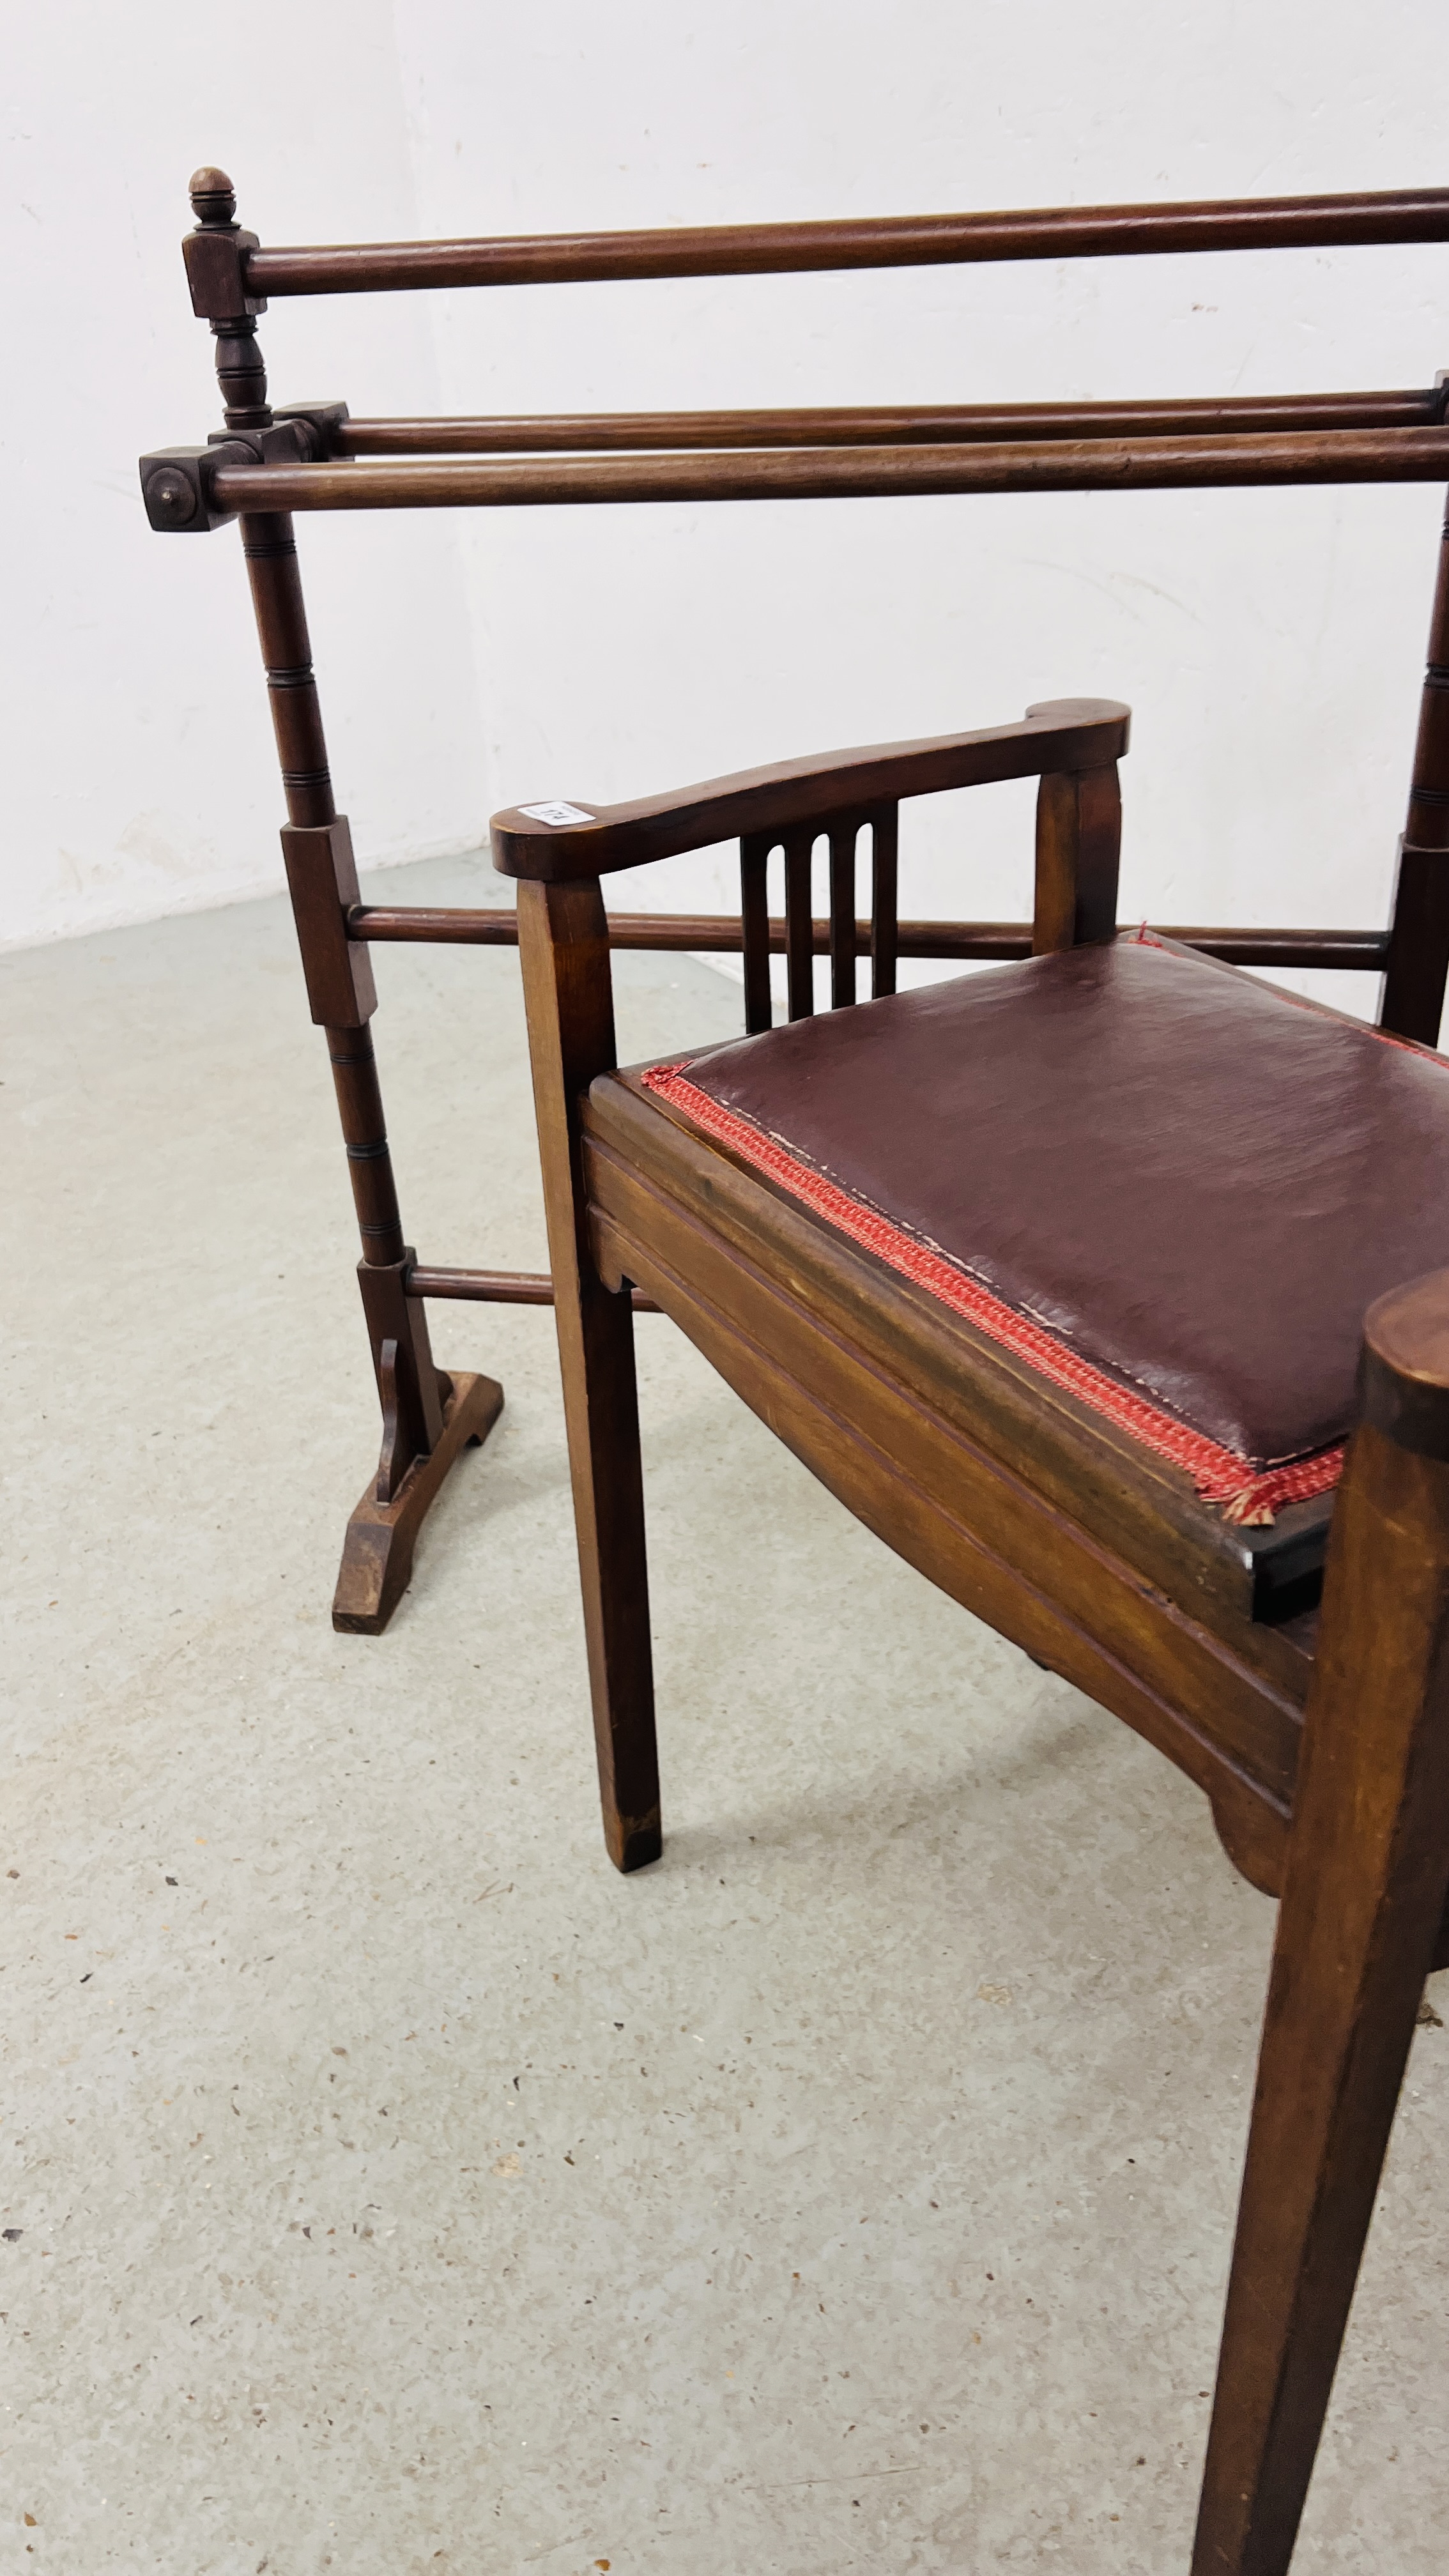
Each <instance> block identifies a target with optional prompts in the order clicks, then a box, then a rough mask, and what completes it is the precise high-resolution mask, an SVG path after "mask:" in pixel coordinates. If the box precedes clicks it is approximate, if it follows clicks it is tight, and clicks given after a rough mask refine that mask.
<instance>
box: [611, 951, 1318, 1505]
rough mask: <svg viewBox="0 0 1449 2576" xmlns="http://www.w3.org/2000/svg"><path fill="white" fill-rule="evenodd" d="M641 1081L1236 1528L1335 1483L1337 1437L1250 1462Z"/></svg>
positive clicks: (907, 1242)
mask: <svg viewBox="0 0 1449 2576" xmlns="http://www.w3.org/2000/svg"><path fill="white" fill-rule="evenodd" d="M1148 944H1155V943H1150V942H1149V943H1148ZM642 1080H643V1082H644V1084H645V1087H646V1089H648V1090H650V1091H653V1092H657V1094H658V1095H659V1097H660V1099H661V1100H667V1101H668V1102H669V1104H670V1107H671V1108H674V1109H678V1110H680V1111H681V1112H682V1113H683V1115H684V1116H685V1117H686V1118H687V1119H688V1120H689V1121H690V1123H691V1125H693V1126H696V1127H699V1128H701V1129H702V1130H703V1132H704V1134H705V1135H707V1136H712V1137H713V1138H714V1139H715V1140H716V1142H717V1143H719V1144H722V1145H728V1146H729V1148H730V1149H731V1151H732V1152H733V1153H736V1154H738V1155H739V1156H740V1157H741V1159H742V1160H743V1161H744V1162H747V1163H750V1164H752V1165H753V1167H754V1169H755V1170H756V1171H758V1172H763V1173H764V1174H765V1175H766V1177H767V1179H769V1180H772V1181H775V1182H777V1183H778V1184H779V1186H780V1187H781V1188H782V1189H785V1190H788V1191H789V1192H790V1195H791V1196H792V1198H797V1199H800V1200H802V1201H803V1203H804V1204H805V1206H807V1207H809V1208H812V1209H813V1210H814V1212H815V1214H816V1215H817V1216H822V1217H824V1218H825V1220H826V1222H827V1223H828V1224H830V1225H833V1226H835V1227H836V1228H837V1229H838V1231H839V1232H840V1233H842V1234H845V1235H848V1236H849V1237H850V1239H851V1241H852V1242H854V1243H859V1244H861V1245H863V1246H864V1248H865V1250H866V1251H867V1252H873V1253H875V1254H876V1255H877V1256H878V1257H879V1259H881V1260H882V1261H885V1262H887V1263H889V1265H890V1267H891V1269H892V1270H896V1271H899V1273H900V1274H901V1276H902V1277H903V1278H905V1279H910V1280H913V1281H914V1282H915V1284H916V1286H917V1287H918V1288H925V1289H928V1290H929V1292H930V1293H931V1295H932V1296H934V1297H939V1298H940V1300H941V1303H942V1304H943V1305H945V1306H949V1307H951V1308H952V1309H953V1311H954V1312H955V1313H956V1314H958V1315H962V1316H964V1317H965V1319H966V1321H967V1322H968V1323H969V1324H974V1325H975V1326H976V1328H977V1330H978V1331H979V1332H983V1333H985V1334H987V1335H988V1337H989V1338H990V1339H991V1340H992V1341H994V1342H999V1343H1000V1344H1001V1345H1002V1347H1003V1348H1004V1349H1006V1350H1009V1351H1011V1352H1013V1353H1014V1354H1015V1356H1016V1357H1017V1358H1018V1359H1022V1360H1025V1361H1026V1362H1027V1364H1028V1366H1029V1367H1031V1368H1034V1369H1035V1370H1036V1371H1037V1372H1038V1374H1039V1375H1040V1376H1042V1377H1045V1378H1049V1379H1050V1380H1051V1382H1052V1384H1053V1385H1054V1386H1060V1387H1065V1389H1066V1390H1067V1392H1068V1394H1069V1395H1074V1396H1076V1397H1077V1398H1078V1399H1079V1400H1080V1402H1081V1403H1083V1404H1086V1405H1089V1406H1090V1407H1091V1409H1092V1411H1093V1412H1094V1413H1100V1414H1102V1415H1103V1416H1105V1418H1106V1419H1107V1420H1108V1421H1109V1422H1113V1423H1115V1424H1116V1426H1117V1428H1118V1429H1119V1430H1121V1431H1126V1432H1129V1433H1130V1434H1131V1436H1132V1438H1133V1439H1134V1440H1140V1441H1141V1442H1142V1445H1143V1447H1144V1448H1146V1449H1151V1450H1153V1451H1154V1452H1155V1453H1156V1455H1157V1456H1158V1457H1159V1458H1166V1459H1167V1460H1168V1461H1169V1462H1170V1464H1171V1465H1172V1466H1174V1467H1181V1468H1183V1469H1184V1470H1185V1472H1186V1473H1187V1474H1188V1475H1190V1476H1191V1477H1192V1480H1193V1483H1194V1485H1195V1486H1196V1488H1197V1491H1198V1493H1199V1494H1200V1495H1201V1496H1202V1499H1203V1501H1204V1502H1207V1503H1212V1504H1214V1505H1215V1506H1216V1507H1217V1508H1218V1509H1219V1510H1221V1512H1222V1514H1223V1518H1224V1519H1225V1520H1229V1521H1233V1522H1236V1523H1238V1524H1239V1525H1240V1526H1241V1527H1243V1528H1248V1529H1253V1528H1263V1527H1266V1526H1268V1525H1269V1524H1270V1523H1271V1522H1272V1519H1273V1516H1274V1513H1275V1511H1276V1510H1278V1509H1280V1508H1281V1507H1282V1505H1283V1504H1285V1503H1298V1502H1306V1501H1308V1500H1309V1498H1310V1497H1311V1496H1312V1495H1314V1494H1322V1493H1326V1492H1327V1491H1328V1490H1329V1488H1330V1486H1332V1485H1336V1484H1337V1482H1338V1479H1339V1475H1340V1473H1341V1471H1342V1467H1343V1448H1342V1445H1341V1444H1340V1445H1339V1446H1338V1447H1336V1448H1332V1449H1322V1450H1319V1451H1318V1453H1317V1454H1316V1455H1315V1456H1314V1457H1311V1458H1300V1459H1294V1460H1291V1461H1290V1462H1288V1463H1287V1464H1285V1465H1282V1466H1274V1467H1267V1468H1258V1467H1255V1466H1254V1464H1253V1461H1252V1459H1251V1458H1244V1457H1240V1456H1239V1455H1238V1453H1237V1451H1236V1450H1233V1449H1225V1448H1223V1447H1222V1445H1221V1443H1220V1442H1218V1441H1216V1440H1210V1439H1209V1438H1208V1437H1207V1434H1206V1433H1205V1432H1202V1431H1194V1430H1192V1429H1190V1428H1189V1426H1188V1424H1187V1423H1185V1422H1178V1421H1176V1420H1175V1419H1174V1417H1173V1416H1172V1415H1171V1414H1170V1413H1164V1412H1163V1411H1162V1410H1161V1408H1160V1407H1159V1406H1158V1405H1155V1404H1151V1403H1149V1402H1148V1400H1147V1398H1146V1397H1145V1396H1140V1395H1133V1394H1132V1393H1131V1392H1130V1390H1129V1389H1128V1388H1126V1387H1124V1386H1119V1385H1118V1383H1117V1380H1116V1379H1115V1378H1111V1377H1108V1375H1107V1373H1106V1371H1105V1370H1104V1369H1099V1368H1096V1367H1094V1366H1093V1364H1092V1362H1091V1361H1090V1360H1084V1359H1082V1358H1080V1357H1079V1356H1078V1354H1077V1353H1076V1352H1075V1351H1071V1350H1068V1348H1067V1347H1066V1345H1065V1343H1063V1342H1061V1341H1060V1340H1058V1339H1057V1337H1056V1336H1055V1335H1054V1334H1052V1333H1049V1332H1048V1331H1047V1330H1046V1329H1045V1327H1044V1326H1043V1325H1041V1324H1035V1323H1033V1322H1032V1321H1031V1319H1030V1317H1029V1316H1026V1315H1019V1314H1018V1313H1017V1311H1016V1309H1015V1307H1013V1306H1008V1305H1007V1304H1006V1303H1005V1301H1004V1299H1002V1298H1000V1297H996V1296H993V1295H992V1293H991V1291H990V1289H988V1288H983V1287H982V1286H981V1285H980V1284H979V1282H978V1281H977V1280H975V1279H972V1278H971V1277H970V1276H969V1275H968V1274H967V1272H965V1271H964V1270H961V1269H959V1268H958V1267H957V1265H956V1263H955V1262H953V1261H948V1260H947V1258H946V1256H945V1255H944V1253H940V1252H936V1251H933V1250H932V1248H931V1247H930V1246H929V1245H928V1244H924V1243H920V1242H918V1241H917V1240H916V1238H915V1236H914V1235H910V1234H907V1233H906V1232H905V1230H904V1228H903V1227H901V1226H899V1225H895V1224H893V1223H892V1221H891V1220H890V1218H889V1217H884V1216H881V1215H880V1214H879V1213H878V1212H877V1210H876V1209H874V1208H872V1207H868V1206H867V1205H866V1204H865V1202H864V1201H863V1200H861V1199H858V1198H853V1197H852V1196H851V1194H850V1192H849V1191H848V1190H843V1189H841V1187H840V1186H839V1184H838V1183H837V1182H835V1181H831V1180H827V1179H826V1177H825V1175H824V1173H823V1172H817V1171H814V1170H812V1169H811V1167H810V1165H809V1164H808V1163H804V1162H802V1161H801V1160H800V1158H799V1157H798V1155H796V1154H795V1153H793V1152H792V1151H791V1150H790V1148H789V1147H788V1146H786V1145H783V1144H781V1143H780V1142H779V1141H778V1140H777V1139H776V1138H775V1137H773V1136H767V1135H766V1134H765V1133H764V1131H763V1129H761V1128H759V1127H756V1126H755V1125H754V1124H753V1122H752V1121H751V1120H750V1119H747V1118H742V1117H741V1116H740V1115H739V1114H738V1112H736V1111H735V1110H732V1109H726V1108H724V1107H722V1105H721V1104H720V1102H719V1101H717V1100H712V1099H711V1097H710V1095H709V1093H708V1092H707V1091H701V1090H700V1089H699V1087H698V1085H697V1084H696V1083H693V1082H691V1081H690V1079H689V1076H688V1072H687V1070H686V1069H685V1068H684V1067H683V1066H681V1065H676V1064H656V1065H651V1066H650V1067H649V1069H648V1071H647V1072H646V1073H645V1074H644V1075H643V1076H642Z"/></svg>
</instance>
